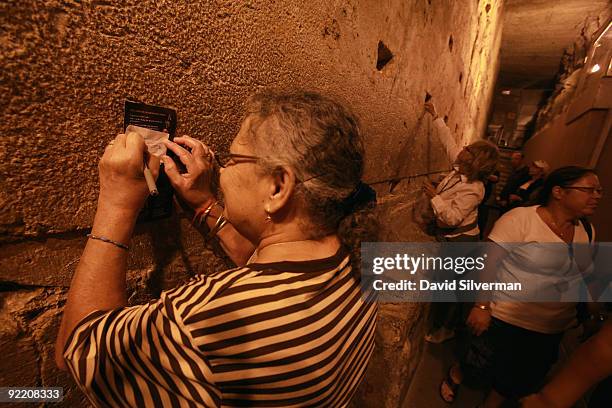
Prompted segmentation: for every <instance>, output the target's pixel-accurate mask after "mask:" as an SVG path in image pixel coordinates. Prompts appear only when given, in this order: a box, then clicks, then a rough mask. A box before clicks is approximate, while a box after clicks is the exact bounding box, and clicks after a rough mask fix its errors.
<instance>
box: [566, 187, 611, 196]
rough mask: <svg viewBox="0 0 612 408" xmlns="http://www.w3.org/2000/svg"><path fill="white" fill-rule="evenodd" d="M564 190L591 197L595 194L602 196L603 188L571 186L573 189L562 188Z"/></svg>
mask: <svg viewBox="0 0 612 408" xmlns="http://www.w3.org/2000/svg"><path fill="white" fill-rule="evenodd" d="M563 188H564V189H567V190H578V191H582V192H583V193H588V194H590V195H593V194H595V193H597V194H599V195H603V188H601V187H582V186H573V187H563Z"/></svg>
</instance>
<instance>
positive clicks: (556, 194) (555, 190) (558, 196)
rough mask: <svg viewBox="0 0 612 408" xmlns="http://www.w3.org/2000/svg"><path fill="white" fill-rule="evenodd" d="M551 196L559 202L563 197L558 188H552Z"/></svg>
mask: <svg viewBox="0 0 612 408" xmlns="http://www.w3.org/2000/svg"><path fill="white" fill-rule="evenodd" d="M551 195H552V196H553V197H554V198H555V199H556V200H560V199H561V198H562V195H563V189H562V188H561V187H560V186H554V187H553V188H552V190H551Z"/></svg>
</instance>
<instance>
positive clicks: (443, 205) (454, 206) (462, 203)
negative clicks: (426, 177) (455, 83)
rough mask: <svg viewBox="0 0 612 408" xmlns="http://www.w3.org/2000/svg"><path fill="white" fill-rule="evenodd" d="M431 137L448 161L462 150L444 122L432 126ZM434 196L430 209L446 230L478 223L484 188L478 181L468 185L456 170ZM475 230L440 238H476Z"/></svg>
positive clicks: (477, 229) (476, 228) (446, 178)
mask: <svg viewBox="0 0 612 408" xmlns="http://www.w3.org/2000/svg"><path fill="white" fill-rule="evenodd" d="M433 124H434V128H435V133H436V135H437V137H438V139H440V142H442V145H444V148H445V149H446V153H447V154H448V157H449V158H450V160H451V161H453V162H454V161H455V160H456V159H457V156H458V155H459V152H461V150H462V148H461V147H459V146H458V145H457V143H455V140H454V139H453V137H452V136H451V133H450V129H449V128H448V127H447V126H446V123H444V120H443V119H441V118H438V119H436V120H434V122H433ZM436 193H437V194H436V195H435V196H434V197H433V198H432V199H431V206H432V208H433V211H434V214H435V215H436V218H437V219H438V221H440V222H441V223H443V224H446V225H447V226H448V227H455V228H459V227H463V226H465V225H469V224H472V223H474V222H475V221H476V220H477V219H478V205H479V204H480V202H481V201H482V199H483V198H484V193H485V188H484V184H483V183H482V181H479V180H474V181H468V179H467V177H466V176H464V175H461V174H459V173H458V172H457V171H456V170H453V171H451V172H450V173H449V174H448V175H447V176H446V177H445V178H444V179H443V180H442V181H441V182H440V184H438V187H437V188H436ZM479 233H480V230H479V228H478V226H475V227H474V228H472V229H470V230H469V231H464V232H460V233H448V234H444V236H445V237H447V238H452V237H456V236H459V235H462V234H464V235H478V234H479Z"/></svg>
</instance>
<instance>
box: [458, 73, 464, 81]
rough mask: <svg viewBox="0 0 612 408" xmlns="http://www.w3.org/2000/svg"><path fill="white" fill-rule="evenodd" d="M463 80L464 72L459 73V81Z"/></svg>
mask: <svg viewBox="0 0 612 408" xmlns="http://www.w3.org/2000/svg"><path fill="white" fill-rule="evenodd" d="M462 82H463V72H460V73H459V83H462Z"/></svg>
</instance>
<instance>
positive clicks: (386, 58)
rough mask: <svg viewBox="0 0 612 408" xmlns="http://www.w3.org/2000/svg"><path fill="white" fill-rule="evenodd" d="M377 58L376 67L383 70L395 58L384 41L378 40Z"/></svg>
mask: <svg viewBox="0 0 612 408" xmlns="http://www.w3.org/2000/svg"><path fill="white" fill-rule="evenodd" d="M377 55H378V56H377V58H376V69H377V70H379V71H381V70H382V69H383V68H384V67H385V66H386V65H387V64H388V63H389V62H391V60H392V59H393V53H392V52H391V50H390V49H389V48H388V47H387V46H386V45H385V43H384V42H382V41H379V42H378V54H377Z"/></svg>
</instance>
